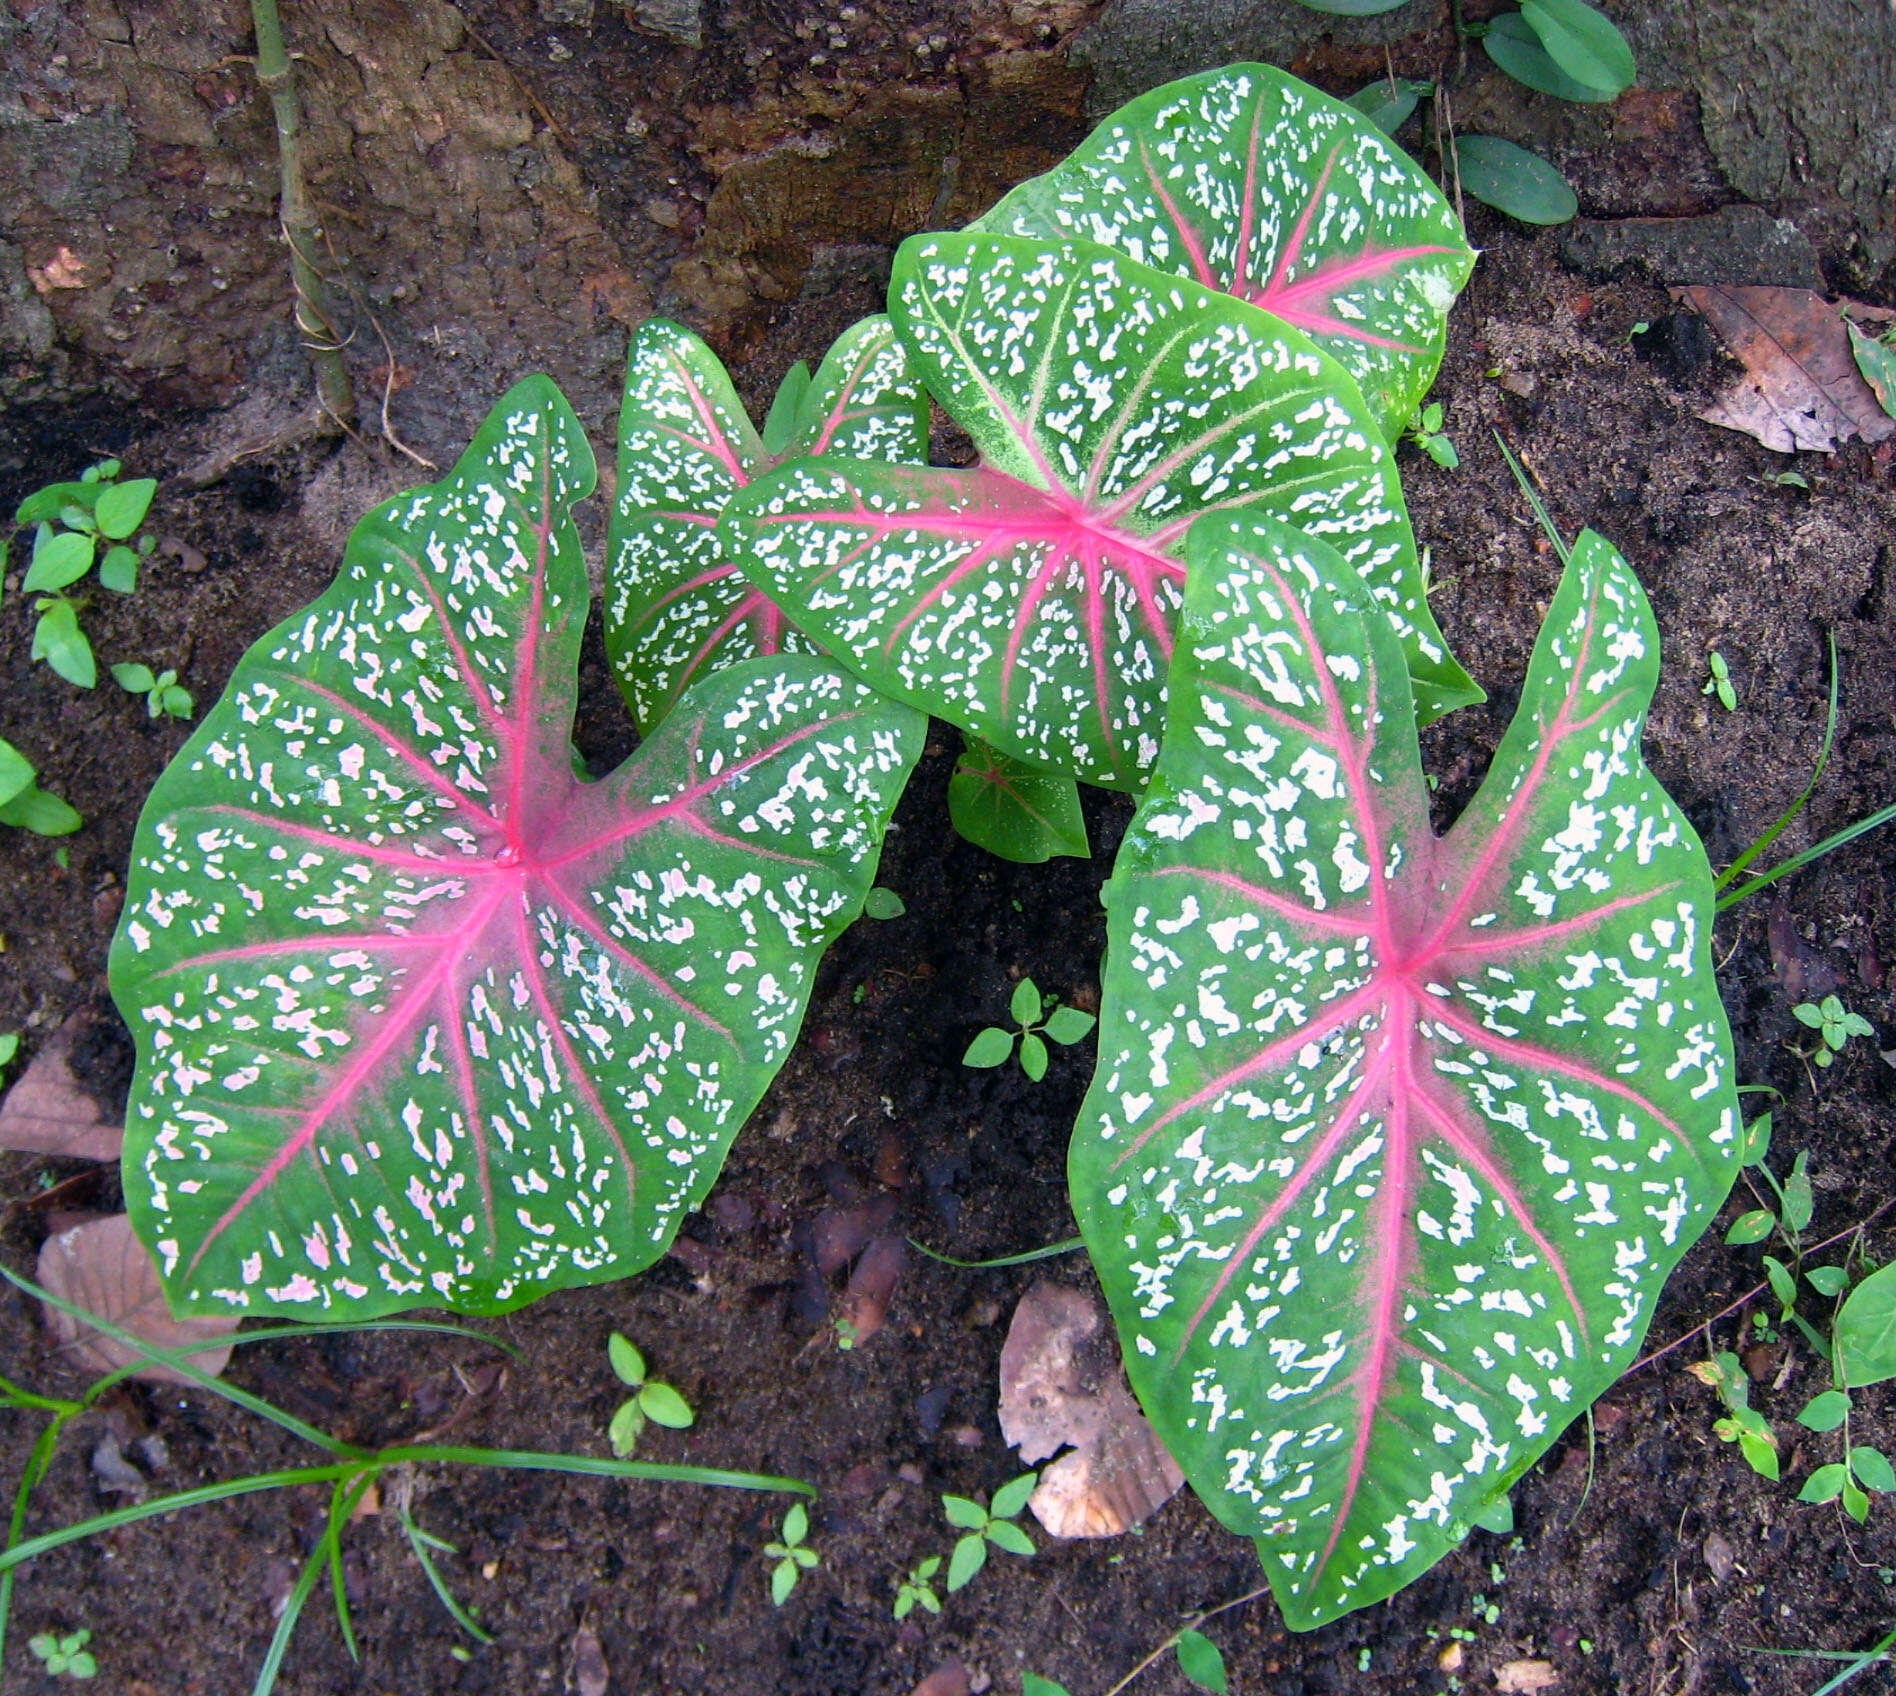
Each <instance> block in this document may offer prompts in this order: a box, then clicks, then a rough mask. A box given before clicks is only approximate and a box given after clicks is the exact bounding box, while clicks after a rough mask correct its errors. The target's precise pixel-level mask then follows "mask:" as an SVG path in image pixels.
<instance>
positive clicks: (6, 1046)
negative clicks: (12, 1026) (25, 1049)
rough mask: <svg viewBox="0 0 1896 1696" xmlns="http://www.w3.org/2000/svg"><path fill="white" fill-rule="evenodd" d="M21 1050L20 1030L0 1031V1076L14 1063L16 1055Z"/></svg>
mask: <svg viewBox="0 0 1896 1696" xmlns="http://www.w3.org/2000/svg"><path fill="white" fill-rule="evenodd" d="M19 1052H20V1033H19V1032H18V1031H0V1076H3V1075H4V1074H5V1072H6V1069H7V1068H8V1067H9V1066H11V1065H12V1064H13V1057H14V1055H16V1054H18V1053H19Z"/></svg>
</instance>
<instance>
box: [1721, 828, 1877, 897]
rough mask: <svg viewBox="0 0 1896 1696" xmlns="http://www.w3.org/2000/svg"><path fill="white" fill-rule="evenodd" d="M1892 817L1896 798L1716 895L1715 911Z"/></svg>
mask: <svg viewBox="0 0 1896 1696" xmlns="http://www.w3.org/2000/svg"><path fill="white" fill-rule="evenodd" d="M1891 819H1896V802H1892V803H1891V804H1890V805H1889V806H1887V807H1883V808H1881V809H1879V810H1878V811H1877V812H1874V813H1871V814H1870V816H1869V817H1868V818H1866V819H1858V820H1857V822H1856V823H1855V824H1853V825H1847V826H1845V827H1844V828H1843V829H1842V830H1840V831H1838V832H1837V833H1836V835H1834V836H1826V837H1825V838H1824V839H1823V841H1821V842H1819V843H1818V844H1817V846H1816V847H1814V848H1806V849H1805V850H1804V851H1803V852H1802V853H1800V854H1793V855H1792V856H1791V857H1790V858H1789V859H1788V860H1786V861H1785V862H1784V864H1783V865H1781V866H1773V867H1772V868H1771V869H1770V870H1769V871H1768V872H1765V873H1764V874H1763V875H1762V876H1760V877H1754V878H1753V879H1752V880H1751V881H1750V882H1749V883H1746V884H1741V885H1740V886H1739V887H1738V888H1736V889H1734V890H1732V891H1731V892H1730V893H1729V894H1727V895H1721V896H1720V897H1719V898H1718V911H1719V912H1721V913H1724V912H1729V911H1730V910H1731V909H1732V908H1733V907H1735V906H1737V905H1738V903H1739V902H1740V901H1742V900H1744V898H1745V897H1746V896H1747V895H1756V894H1757V892H1758V891H1759V890H1760V889H1762V888H1764V886H1765V885H1766V884H1770V883H1776V882H1777V880H1778V879H1779V878H1781V877H1785V876H1788V875H1789V874H1790V873H1791V872H1795V871H1801V870H1803V868H1804V867H1805V866H1808V865H1809V864H1810V863H1811V862H1812V861H1813V860H1821V859H1822V858H1823V857H1824V856H1825V855H1826V854H1828V853H1830V852H1831V850H1832V849H1836V848H1841V847H1842V846H1843V845H1844V844H1845V843H1846V842H1854V841H1855V840H1856V839H1857V838H1858V837H1859V836H1861V835H1863V834H1864V833H1865V832H1866V831H1871V830H1875V829H1876V828H1877V827H1878V826H1879V825H1885V824H1888V823H1889V821H1890V820H1891Z"/></svg>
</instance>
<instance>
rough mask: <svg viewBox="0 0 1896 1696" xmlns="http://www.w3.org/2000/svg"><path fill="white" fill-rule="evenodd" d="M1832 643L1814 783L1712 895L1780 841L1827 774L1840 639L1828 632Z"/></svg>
mask: <svg viewBox="0 0 1896 1696" xmlns="http://www.w3.org/2000/svg"><path fill="white" fill-rule="evenodd" d="M1824 634H1825V635H1826V637H1828V639H1829V642H1830V715H1829V717H1828V718H1826V719H1825V721H1824V741H1823V746H1822V747H1821V748H1819V749H1818V750H1817V764H1816V765H1815V766H1814V767H1812V769H1811V774H1810V782H1808V783H1807V784H1805V785H1804V792H1803V794H1801V795H1799V796H1798V798H1797V799H1796V800H1795V801H1793V802H1792V803H1791V804H1790V806H1788V807H1787V808H1785V810H1784V812H1783V814H1782V815H1781V816H1780V817H1779V819H1778V821H1777V823H1776V824H1774V825H1772V826H1771V828H1770V829H1769V830H1767V831H1766V832H1765V833H1764V834H1763V835H1762V836H1760V837H1759V838H1758V840H1757V841H1756V842H1754V843H1752V845H1751V846H1750V847H1749V848H1747V849H1746V850H1745V851H1744V852H1743V853H1742V854H1740V855H1739V856H1738V858H1737V859H1735V860H1733V861H1732V863H1731V864H1730V865H1728V866H1727V867H1726V868H1725V869H1724V870H1723V871H1722V872H1720V873H1719V874H1718V876H1717V877H1715V878H1713V879H1712V893H1713V894H1714V895H1722V894H1723V893H1724V892H1725V889H1726V886H1727V885H1729V884H1730V883H1732V882H1733V881H1734V880H1735V879H1736V878H1737V877H1738V876H1739V874H1740V873H1742V872H1743V871H1744V869H1745V867H1746V866H1748V865H1750V864H1751V862H1752V861H1753V860H1755V859H1756V858H1757V857H1758V856H1759V855H1760V854H1762V853H1763V852H1764V851H1765V849H1767V848H1769V847H1770V846H1771V844H1772V843H1773V842H1775V841H1777V839H1778V835H1779V833H1780V832H1781V831H1782V830H1783V829H1784V827H1785V826H1786V825H1787V824H1789V823H1790V822H1791V820H1792V819H1794V818H1796V817H1797V815H1798V814H1799V813H1801V812H1802V811H1803V810H1804V805H1805V803H1806V802H1808V801H1809V800H1810V798H1811V795H1812V794H1813V793H1814V792H1815V791H1816V788H1817V780H1818V779H1819V778H1820V777H1822V776H1823V775H1824V767H1825V766H1826V765H1828V764H1829V763H1830V742H1831V738H1832V737H1834V736H1835V735H1836V733H1837V683H1838V677H1837V637H1836V633H1835V632H1834V631H1826V632H1825V633H1824Z"/></svg>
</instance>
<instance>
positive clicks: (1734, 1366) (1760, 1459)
mask: <svg viewBox="0 0 1896 1696" xmlns="http://www.w3.org/2000/svg"><path fill="white" fill-rule="evenodd" d="M1692 1372H1693V1374H1694V1375H1695V1376H1696V1377H1697V1378H1699V1379H1700V1381H1701V1382H1703V1383H1706V1384H1709V1385H1710V1386H1711V1387H1712V1388H1713V1389H1714V1390H1716V1391H1717V1392H1718V1399H1719V1400H1720V1401H1721V1402H1723V1403H1724V1404H1725V1417H1724V1418H1723V1419H1720V1420H1717V1421H1715V1422H1714V1423H1713V1425H1712V1430H1713V1432H1714V1434H1715V1435H1716V1436H1717V1437H1718V1440H1719V1441H1720V1442H1721V1443H1736V1444H1737V1445H1738V1450H1739V1453H1741V1454H1742V1455H1743V1456H1744V1457H1745V1461H1746V1464H1747V1465H1749V1466H1750V1468H1751V1470H1752V1471H1753V1472H1756V1473H1758V1474H1760V1475H1761V1476H1763V1477H1765V1478H1769V1479H1772V1480H1774V1481H1775V1480H1776V1478H1777V1476H1778V1446H1777V1434H1776V1433H1775V1432H1774V1431H1772V1429H1771V1427H1770V1424H1769V1422H1768V1421H1766V1419H1765V1417H1764V1415H1763V1414H1761V1413H1759V1412H1758V1410H1757V1409H1756V1408H1754V1407H1753V1406H1752V1405H1751V1385H1750V1382H1749V1380H1748V1379H1747V1378H1746V1377H1745V1369H1744V1367H1743V1366H1742V1365H1741V1364H1740V1362H1739V1359H1738V1357H1737V1355H1735V1354H1733V1353H1731V1351H1730V1350H1728V1349H1727V1350H1721V1351H1719V1352H1718V1353H1717V1354H1715V1355H1713V1356H1712V1358H1711V1359H1710V1360H1707V1361H1700V1362H1698V1363H1697V1364H1696V1365H1695V1366H1693V1367H1692Z"/></svg>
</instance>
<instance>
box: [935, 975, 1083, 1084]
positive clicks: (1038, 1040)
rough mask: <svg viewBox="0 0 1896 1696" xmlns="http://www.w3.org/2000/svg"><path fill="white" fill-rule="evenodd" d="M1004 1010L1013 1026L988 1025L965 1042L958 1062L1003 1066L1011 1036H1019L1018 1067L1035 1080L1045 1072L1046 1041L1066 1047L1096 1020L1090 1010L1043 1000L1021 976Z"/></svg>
mask: <svg viewBox="0 0 1896 1696" xmlns="http://www.w3.org/2000/svg"><path fill="white" fill-rule="evenodd" d="M1008 1012H1009V1014H1010V1016H1011V1017H1012V1018H1013V1021H1014V1024H1015V1026H1016V1027H1017V1028H1016V1029H1014V1030H1011V1031H1008V1030H1002V1029H1001V1027H1000V1026H999V1025H989V1026H988V1027H987V1028H986V1029H985V1030H984V1031H982V1032H981V1033H980V1034H979V1035H977V1036H976V1037H975V1039H974V1041H972V1042H971V1043H969V1044H968V1052H967V1053H966V1054H964V1055H962V1057H961V1063H962V1065H964V1066H980V1067H993V1066H1002V1065H1005V1064H1006V1063H1007V1057H1008V1055H1010V1054H1012V1053H1013V1052H1014V1038H1015V1037H1019V1038H1020V1069H1021V1070H1022V1071H1023V1072H1025V1073H1026V1074H1027V1076H1028V1077H1029V1078H1031V1079H1032V1080H1033V1081H1034V1082H1035V1083H1039V1082H1040V1080H1041V1079H1042V1078H1044V1077H1045V1076H1046V1075H1047V1043H1048V1042H1057V1043H1059V1044H1060V1046H1061V1047H1062V1048H1066V1047H1070V1046H1071V1045H1072V1044H1073V1043H1076V1042H1078V1041H1080V1040H1081V1039H1082V1038H1083V1037H1084V1036H1085V1035H1086V1033H1087V1032H1088V1031H1090V1030H1091V1029H1092V1028H1093V1026H1094V1025H1095V1023H1097V1021H1096V1020H1095V1019H1094V1017H1093V1015H1092V1014H1091V1013H1082V1012H1081V1011H1080V1010H1079V1008H1077V1007H1060V1006H1057V1005H1055V1003H1054V1002H1053V1001H1052V1000H1051V999H1047V1000H1043V999H1042V997H1041V994H1040V991H1039V990H1038V989H1037V988H1036V987H1035V985H1034V980H1033V979H1032V978H1022V979H1021V980H1020V982H1019V983H1017V984H1015V985H1014V995H1013V999H1012V1000H1011V1001H1010V1002H1009V1003H1008Z"/></svg>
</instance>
